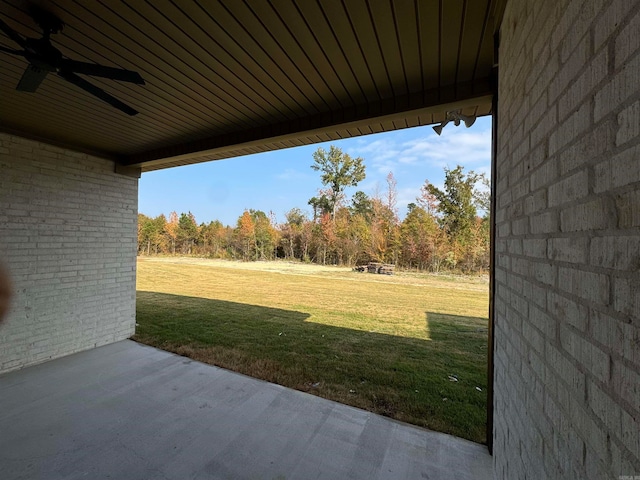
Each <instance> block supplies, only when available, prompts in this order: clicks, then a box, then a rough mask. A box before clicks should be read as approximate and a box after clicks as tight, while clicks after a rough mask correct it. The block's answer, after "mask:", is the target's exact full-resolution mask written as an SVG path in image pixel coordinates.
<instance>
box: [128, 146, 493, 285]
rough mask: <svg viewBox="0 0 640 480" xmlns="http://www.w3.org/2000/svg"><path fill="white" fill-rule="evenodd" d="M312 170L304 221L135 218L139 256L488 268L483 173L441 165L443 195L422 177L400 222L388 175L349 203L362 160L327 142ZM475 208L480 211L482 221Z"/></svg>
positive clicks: (294, 216)
mask: <svg viewBox="0 0 640 480" xmlns="http://www.w3.org/2000/svg"><path fill="white" fill-rule="evenodd" d="M311 168H313V169H314V170H316V171H319V172H320V173H321V179H320V180H321V182H322V184H323V187H324V188H321V189H319V190H318V193H317V195H316V196H314V197H312V198H311V199H310V200H309V202H308V204H309V205H310V206H311V208H312V212H313V213H312V215H311V216H308V215H307V214H306V213H305V212H304V211H303V210H302V209H300V208H293V209H291V210H290V211H289V212H287V213H286V214H285V221H284V222H282V223H278V222H277V221H276V219H275V215H273V213H271V212H269V213H268V214H267V213H265V212H263V211H261V210H245V211H244V212H243V213H242V215H240V217H239V218H238V220H237V222H236V225H235V226H228V225H223V224H222V223H221V222H220V221H218V220H214V221H212V222H209V223H200V224H198V223H197V221H196V219H195V217H194V215H193V214H192V213H191V212H187V213H181V214H180V215H178V214H177V213H176V212H172V213H171V214H170V215H169V218H167V217H165V215H159V216H157V217H155V218H151V217H148V216H146V215H144V214H142V213H141V214H139V215H138V253H139V254H140V255H159V254H165V255H166V254H171V255H178V254H179V255H198V256H207V257H211V258H223V259H234V260H244V261H253V260H274V259H285V260H297V261H303V262H313V263H319V264H332V265H334V264H335V265H348V266H354V265H359V264H364V263H368V262H371V261H375V262H381V263H393V264H395V265H396V266H397V267H399V268H406V269H414V270H424V271H432V272H438V271H443V270H447V271H462V272H478V271H486V270H488V268H489V213H488V212H489V203H490V199H489V193H488V191H489V190H488V180H487V179H486V178H485V177H484V175H482V174H477V173H475V172H473V171H470V172H468V173H465V172H464V168H463V167H462V166H460V165H458V166H457V167H456V168H454V169H448V168H445V169H444V173H445V182H444V187H443V189H439V188H437V187H435V186H434V185H432V184H431V183H430V182H429V181H428V180H426V181H425V183H424V185H423V186H422V188H421V190H420V195H419V196H418V197H417V198H416V201H415V202H414V203H410V204H409V205H408V208H407V215H406V216H405V218H404V219H403V220H402V221H401V220H400V219H399V217H398V209H397V184H396V180H395V178H394V176H393V174H392V173H389V175H388V176H387V179H386V190H385V191H384V192H383V193H377V194H375V195H373V196H369V195H367V194H365V193H364V192H362V191H356V192H355V194H354V195H353V196H352V197H351V198H350V199H347V197H346V195H345V189H346V188H347V187H350V186H354V187H355V186H357V184H358V183H359V182H360V181H362V180H363V179H364V178H365V165H364V161H363V159H362V158H360V157H358V158H352V157H351V156H349V155H348V154H346V153H343V152H342V151H341V150H340V149H339V148H337V147H334V146H331V147H330V149H329V151H326V150H324V149H322V148H319V149H318V150H317V151H316V152H315V153H314V154H313V164H312V166H311ZM483 186H484V188H483ZM478 210H481V211H483V212H486V213H484V215H483V216H482V217H481V216H479V215H478Z"/></svg>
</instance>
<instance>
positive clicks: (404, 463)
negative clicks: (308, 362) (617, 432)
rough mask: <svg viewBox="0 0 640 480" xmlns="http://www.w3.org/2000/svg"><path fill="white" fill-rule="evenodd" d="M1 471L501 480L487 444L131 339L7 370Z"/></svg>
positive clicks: (0, 415)
mask: <svg viewBox="0 0 640 480" xmlns="http://www.w3.org/2000/svg"><path fill="white" fill-rule="evenodd" d="M0 472H1V474H0V477H1V478H2V479H4V480H10V479H47V480H56V479H79V478H87V479H103V478H111V479H128V480H133V479H181V480H182V479H269V480H273V479H281V480H284V479H304V480H307V479H367V480H369V479H394V480H396V479H429V480H439V479H457V480H462V479H474V480H482V479H490V478H492V461H491V457H490V456H489V454H488V452H487V448H486V447H484V446H482V445H478V444H475V443H472V442H469V441H466V440H462V439H459V438H456V437H452V436H450V435H444V434H441V433H435V432H431V431H428V430H424V429H421V428H417V427H412V426H410V425H406V424H402V423H399V422H396V421H393V420H390V419H387V418H385V417H381V416H379V415H375V414H372V413H369V412H366V411H363V410H359V409H356V408H352V407H348V406H345V405H341V404H339V403H335V402H332V401H329V400H324V399H322V398H318V397H315V396H313V395H309V394H305V393H302V392H298V391H295V390H291V389H288V388H284V387H281V386H279V385H274V384H271V383H267V382H263V381H260V380H255V379H253V378H249V377H246V376H243V375H239V374H236V373H233V372H229V371H227V370H223V369H220V368H217V367H213V366H210V365H205V364H202V363H198V362H194V361H191V360H189V359H188V358H184V357H180V356H177V355H173V354H171V353H167V352H164V351H162V350H158V349H155V348H151V347H147V346H143V345H139V344H137V343H135V342H132V341H129V340H126V341H122V342H118V343H115V344H112V345H108V346H104V347H100V348H96V349H93V350H89V351H86V352H82V353H78V354H75V355H70V356H68V357H64V358H61V359H57V360H53V361H51V362H48V363H44V364H40V365H36V366H33V367H29V368H26V369H24V370H19V371H15V372H10V373H7V374H4V375H2V376H0Z"/></svg>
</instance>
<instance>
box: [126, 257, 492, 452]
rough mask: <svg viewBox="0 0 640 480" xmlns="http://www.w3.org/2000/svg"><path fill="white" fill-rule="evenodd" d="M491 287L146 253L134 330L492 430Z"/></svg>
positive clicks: (179, 347)
mask: <svg viewBox="0 0 640 480" xmlns="http://www.w3.org/2000/svg"><path fill="white" fill-rule="evenodd" d="M487 290H488V287H487V284H486V282H484V281H481V280H478V279H460V278H446V277H445V278H441V277H434V276H429V275H418V274H406V275H403V274H398V275H394V276H393V277H387V276H382V275H371V274H366V273H355V272H350V271H348V270H347V269H339V268H327V267H314V266H308V265H299V266H298V265H292V264H285V263H271V264H266V263H256V264H240V263H232V262H220V261H202V260H193V261H189V260H187V259H175V260H172V259H152V260H150V259H144V260H140V261H139V262H138V301H137V305H138V307H137V323H138V327H137V331H136V335H135V336H134V339H135V340H137V341H139V342H142V343H146V344H149V345H154V346H156V347H159V348H163V349H166V350H170V351H173V352H176V353H179V354H181V355H186V356H189V357H191V358H194V359H195V360H199V361H203V362H207V363H211V364H215V365H219V366H221V367H224V368H228V369H231V370H234V371H237V372H240V373H244V374H247V375H251V376H253V377H257V378H262V379H264V380H268V381H270V382H275V383H279V384H281V385H285V386H288V387H291V388H296V389H298V390H302V391H305V392H309V393H311V394H314V395H318V396H322V397H325V398H329V399H332V400H336V401H338V402H342V403H345V404H349V405H353V406H356V407H360V408H364V409H367V410H370V411H372V412H376V413H380V414H382V415H386V416H389V417H392V418H395V419H397V420H401V421H405V422H409V423H413V424H415V425H419V426H423V427H427V428H430V429H433V430H438V431H441V432H446V433H451V434H454V435H457V436H459V437H463V438H468V439H470V440H474V441H476V442H484V441H485V440H486V433H485V424H486V386H487V356H486V354H487V318H486V315H487V305H488V291H487ZM450 376H455V377H456V378H457V379H458V381H457V382H454V381H451V380H450ZM476 387H478V388H480V389H481V391H479V390H478V389H477V388H476Z"/></svg>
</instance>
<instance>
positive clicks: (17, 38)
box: [0, 20, 27, 48]
mask: <svg viewBox="0 0 640 480" xmlns="http://www.w3.org/2000/svg"><path fill="white" fill-rule="evenodd" d="M0 30H2V31H3V32H4V33H6V34H7V36H8V37H9V38H10V39H11V40H13V41H14V42H16V43H17V44H18V45H20V46H21V47H22V48H25V46H26V45H27V41H26V40H25V39H24V38H22V37H21V36H20V34H19V33H18V32H16V31H15V30H14V29H13V28H11V27H10V26H9V25H7V24H6V23H4V22H3V21H2V20H0Z"/></svg>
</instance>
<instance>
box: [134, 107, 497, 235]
mask: <svg viewBox="0 0 640 480" xmlns="http://www.w3.org/2000/svg"><path fill="white" fill-rule="evenodd" d="M332 144H333V145H335V146H337V147H340V148H341V149H342V151H343V152H346V153H348V154H349V155H351V156H355V157H362V158H363V159H364V163H365V165H366V174H367V177H366V178H365V179H364V180H363V181H362V182H361V183H360V184H359V185H358V186H357V187H355V188H349V189H347V191H346V193H347V196H348V197H349V198H350V197H351V195H353V193H354V192H355V191H357V190H362V191H364V192H365V193H366V194H368V195H374V194H375V193H376V190H377V191H379V193H380V194H383V193H384V191H385V190H386V176H387V174H388V173H389V172H393V174H394V176H395V178H396V180H397V182H398V184H397V190H398V210H399V214H400V217H401V218H403V217H404V215H405V213H406V206H407V204H409V203H411V202H415V198H416V196H418V195H419V193H420V186H421V185H423V184H424V181H425V180H426V179H428V180H429V181H430V182H431V183H433V184H434V185H436V186H439V187H441V186H442V184H443V182H444V167H449V168H455V167H456V165H458V164H460V165H463V166H464V167H465V171H469V170H474V171H475V172H478V173H482V172H484V173H486V174H487V175H488V174H489V171H490V163H491V117H483V118H479V119H478V120H477V121H476V122H475V124H474V125H473V126H472V127H471V128H468V129H467V128H465V127H464V124H461V125H460V126H459V127H455V126H454V125H453V123H450V124H449V125H447V126H446V127H445V128H444V130H443V131H442V135H441V136H437V135H436V134H435V132H434V131H433V129H432V128H431V127H429V126H427V127H416V128H409V129H404V130H397V131H394V132H386V133H380V134H375V135H366V136H362V137H357V138H351V139H346V140H339V141H333V142H327V143H318V144H314V145H308V146H304V147H296V148H290V149H286V150H277V151H275V152H267V153H260V154H256V155H247V156H244V157H236V158H231V159H227V160H218V161H215V162H207V163H201V164H197V165H188V166H185V167H176V168H170V169H166V170H159V171H155V172H148V173H143V174H142V177H141V179H140V190H139V211H140V213H144V214H145V215H148V216H151V217H155V216H157V215H160V214H161V213H164V214H165V215H166V216H167V217H168V216H169V213H171V211H174V210H175V211H176V212H178V214H180V213H182V212H188V211H191V212H192V213H193V214H194V215H195V217H196V220H197V221H198V223H202V222H205V223H208V222H210V221H212V220H220V221H221V222H222V223H224V224H226V225H231V226H235V224H236V222H237V219H238V217H239V216H240V215H242V212H243V211H244V210H245V209H255V210H263V211H264V212H266V213H269V211H272V212H273V213H274V214H275V216H276V219H277V221H279V222H282V221H284V215H285V213H286V212H287V211H289V210H290V209H292V208H294V207H298V208H300V209H302V210H304V211H306V212H308V213H309V214H311V207H310V206H309V205H308V204H307V202H308V201H309V199H310V198H311V197H313V196H314V195H316V193H317V191H318V188H321V187H322V184H321V183H320V173H319V172H315V171H313V170H312V169H311V164H312V162H313V159H312V154H313V152H315V151H316V150H317V149H318V147H323V148H325V149H328V148H329V146H330V145H332Z"/></svg>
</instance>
